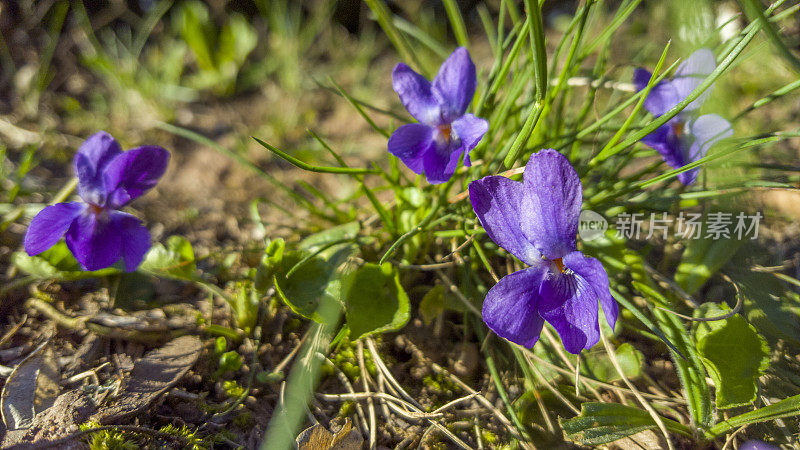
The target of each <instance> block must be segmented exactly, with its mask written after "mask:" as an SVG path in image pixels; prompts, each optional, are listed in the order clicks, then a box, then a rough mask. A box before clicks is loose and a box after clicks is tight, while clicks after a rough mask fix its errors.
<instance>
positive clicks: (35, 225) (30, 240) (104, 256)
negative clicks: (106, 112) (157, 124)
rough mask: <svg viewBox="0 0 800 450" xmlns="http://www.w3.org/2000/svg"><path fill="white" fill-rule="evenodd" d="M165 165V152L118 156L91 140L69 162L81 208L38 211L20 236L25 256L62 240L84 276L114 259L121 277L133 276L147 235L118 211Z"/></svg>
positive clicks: (98, 136)
mask: <svg viewBox="0 0 800 450" xmlns="http://www.w3.org/2000/svg"><path fill="white" fill-rule="evenodd" d="M168 162H169V152H167V151H166V150H164V149H163V148H161V147H156V146H144V147H137V148H134V149H131V150H128V151H126V152H123V151H122V148H120V145H119V144H118V143H117V141H116V140H114V138H113V137H111V135H109V134H108V133H106V132H104V131H101V132H99V133H95V134H93V135H92V136H91V137H89V139H87V140H86V141H85V142H84V143H83V144H82V145H81V147H80V149H79V150H78V153H77V154H76V155H75V159H74V161H73V165H74V169H75V174H76V175H77V176H78V194H79V195H80V197H81V199H82V200H83V202H69V203H57V204H55V205H51V206H48V207H46V208H44V209H43V210H41V211H40V212H39V214H37V215H36V217H34V218H33V220H32V221H31V225H30V227H28V232H27V233H26V234H25V243H24V244H25V251H26V252H27V253H28V254H29V255H31V256H33V255H38V254H39V253H42V252H43V251H45V250H47V249H49V248H50V247H52V246H53V245H55V244H56V243H57V242H58V241H59V240H60V239H61V237H62V236H64V235H65V234H66V241H67V247H69V249H70V251H71V252H72V254H73V255H75V259H77V260H78V262H79V263H80V264H81V267H83V268H84V270H99V269H103V268H106V267H109V266H111V265H113V264H114V263H116V262H117V261H119V260H120V259H122V260H123V261H124V264H125V270H126V271H128V272H132V271H134V270H136V268H137V267H138V266H139V263H141V262H142V259H143V258H144V255H145V253H147V250H149V249H150V232H148V231H147V228H145V227H144V226H142V224H141V222H140V221H139V219H137V218H136V217H134V216H132V215H130V214H127V213H124V212H121V211H118V210H119V209H120V208H122V207H123V206H125V205H126V204H128V203H129V202H130V201H131V200H134V199H136V198H137V197H139V196H141V195H142V194H144V193H145V192H146V191H147V190H149V189H150V188H152V187H153V186H155V185H156V183H157V182H158V179H159V178H161V175H163V174H164V171H165V170H166V169H167V163H168Z"/></svg>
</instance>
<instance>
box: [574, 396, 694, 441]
mask: <svg viewBox="0 0 800 450" xmlns="http://www.w3.org/2000/svg"><path fill="white" fill-rule="evenodd" d="M661 420H663V421H664V425H665V426H666V427H667V430H670V431H673V432H675V433H679V434H683V435H687V436H691V432H690V431H689V429H688V428H687V427H686V426H685V425H682V424H680V423H678V422H675V421H672V420H669V419H667V418H664V417H662V418H661ZM559 423H560V424H561V428H562V429H563V430H564V435H565V437H566V438H567V439H569V440H571V441H573V442H577V443H580V444H583V445H599V444H606V443H608V442H614V441H616V440H619V439H622V438H624V437H627V436H631V435H633V434H636V433H638V432H640V431H644V430H648V429H651V428H656V426H657V425H656V423H655V422H654V421H653V418H652V417H650V414H649V413H648V412H647V411H643V410H641V409H638V408H634V407H631V406H625V405H622V404H619V403H594V402H587V403H582V404H581V414H580V415H579V416H577V417H574V418H572V419H567V420H564V419H559Z"/></svg>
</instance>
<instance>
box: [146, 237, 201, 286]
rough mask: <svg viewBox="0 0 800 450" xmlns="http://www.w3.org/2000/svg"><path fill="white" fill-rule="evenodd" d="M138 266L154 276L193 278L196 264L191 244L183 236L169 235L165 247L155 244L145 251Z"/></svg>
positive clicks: (180, 278)
mask: <svg viewBox="0 0 800 450" xmlns="http://www.w3.org/2000/svg"><path fill="white" fill-rule="evenodd" d="M139 268H140V269H141V270H143V271H145V272H150V273H152V274H153V275H156V276H161V277H167V278H175V279H178V280H193V279H194V277H195V271H196V270H197V264H196V263H195V258H194V250H192V244H191V243H190V242H189V240H188V239H186V238H185V237H183V236H177V235H176V236H170V237H169V238H168V239H167V245H166V247H165V246H164V245H162V244H155V245H154V246H153V247H152V248H151V249H150V251H149V252H147V255H145V257H144V261H143V262H142V265H141V266H139Z"/></svg>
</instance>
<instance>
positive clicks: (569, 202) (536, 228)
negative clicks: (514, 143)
mask: <svg viewBox="0 0 800 450" xmlns="http://www.w3.org/2000/svg"><path fill="white" fill-rule="evenodd" d="M523 182H524V184H525V194H524V195H523V201H522V209H523V210H524V211H526V212H527V213H528V214H529V215H530V217H531V219H532V220H525V221H523V222H522V231H523V233H525V236H526V237H527V238H528V240H529V241H531V242H532V243H533V244H534V246H536V248H537V249H539V251H540V252H541V253H542V255H544V256H545V257H546V258H547V259H551V260H552V259H556V258H561V257H563V256H564V255H566V254H567V253H569V252H571V251H573V250H575V239H576V236H577V233H578V217H579V216H580V213H581V203H582V201H583V192H582V190H581V181H580V179H579V178H578V174H577V173H576V172H575V169H573V168H572V165H571V164H570V162H569V160H567V158H566V157H565V156H564V155H562V154H560V153H558V152H557V151H555V150H553V149H546V150H541V151H539V152H538V153H534V154H533V155H531V158H530V160H528V164H527V165H526V166H525V174H524V176H523Z"/></svg>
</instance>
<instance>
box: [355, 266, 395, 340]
mask: <svg viewBox="0 0 800 450" xmlns="http://www.w3.org/2000/svg"><path fill="white" fill-rule="evenodd" d="M343 291H344V293H345V294H344V301H345V316H346V318H347V325H348V326H349V327H350V331H351V332H352V335H351V336H353V337H354V338H355V339H358V338H361V337H363V336H366V335H369V334H374V333H381V332H385V331H393V330H398V329H400V328H402V327H403V326H405V324H406V323H407V322H408V318H409V308H410V305H409V301H408V296H407V295H406V292H405V290H403V286H402V285H401V284H400V274H399V273H398V272H397V270H396V269H395V268H393V267H392V266H391V264H384V265H382V266H379V265H377V264H372V263H369V264H365V265H363V266H362V267H361V268H359V269H358V270H357V271H355V272H354V273H353V274H352V275H351V276H350V277H348V278H347V279H346V280H345V281H344V288H343Z"/></svg>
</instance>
